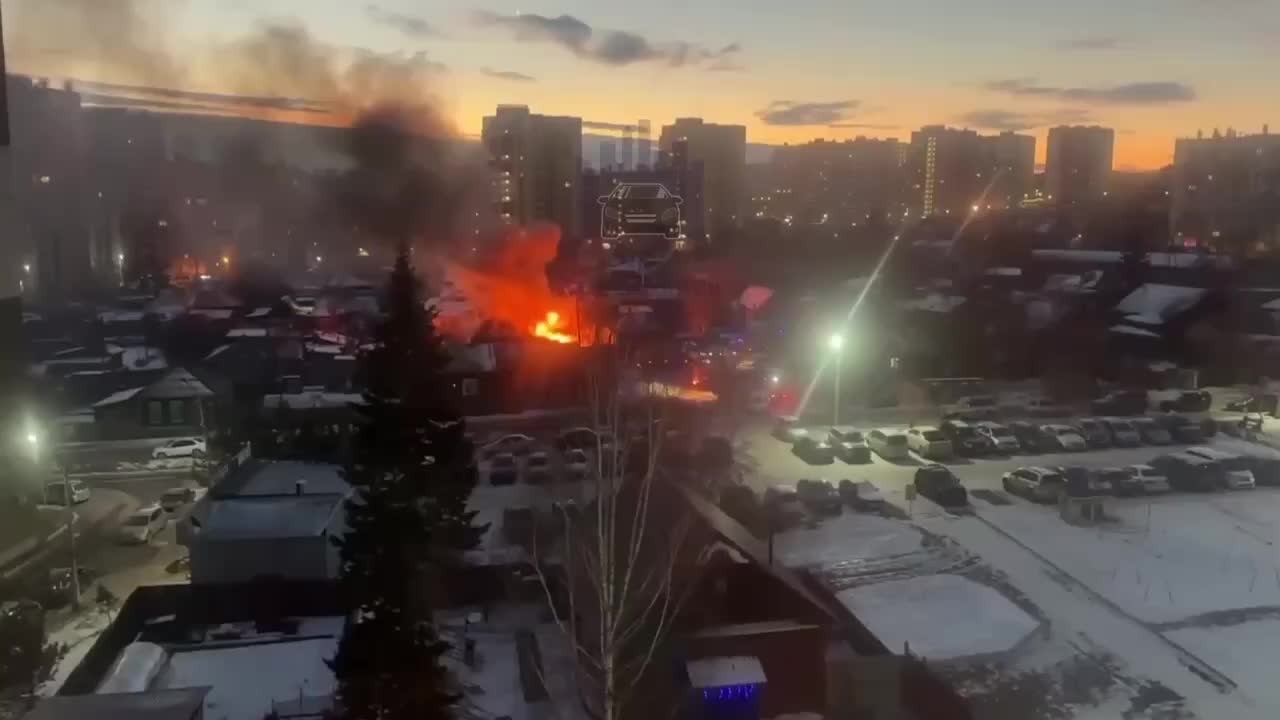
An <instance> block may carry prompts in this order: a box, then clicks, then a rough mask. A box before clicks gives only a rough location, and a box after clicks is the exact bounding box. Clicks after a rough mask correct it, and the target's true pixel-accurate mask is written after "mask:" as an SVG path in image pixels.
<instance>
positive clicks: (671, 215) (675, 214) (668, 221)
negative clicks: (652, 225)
mask: <svg viewBox="0 0 1280 720" xmlns="http://www.w3.org/2000/svg"><path fill="white" fill-rule="evenodd" d="M677 222H680V211H679V210H677V209H675V208H667V209H666V210H663V211H662V223H663V224H664V225H675V224H676V223H677Z"/></svg>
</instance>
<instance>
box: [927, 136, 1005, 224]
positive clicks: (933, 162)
mask: <svg viewBox="0 0 1280 720" xmlns="http://www.w3.org/2000/svg"><path fill="white" fill-rule="evenodd" d="M910 165H911V176H912V182H911V191H912V195H913V205H914V208H913V210H914V212H913V213H912V214H913V215H914V214H918V215H920V216H922V217H928V216H930V215H961V214H964V213H968V212H971V211H972V210H971V209H972V206H973V205H974V203H976V202H978V198H979V197H981V195H982V191H983V189H984V188H985V187H986V185H987V183H988V182H989V180H990V175H991V172H992V171H991V167H990V163H989V162H988V159H987V153H986V147H985V145H984V143H983V138H981V137H980V136H979V135H978V133H976V132H974V131H973V130H957V129H955V128H949V127H944V126H942V125H927V126H925V127H923V128H920V129H919V130H917V131H915V132H913V133H911V159H910Z"/></svg>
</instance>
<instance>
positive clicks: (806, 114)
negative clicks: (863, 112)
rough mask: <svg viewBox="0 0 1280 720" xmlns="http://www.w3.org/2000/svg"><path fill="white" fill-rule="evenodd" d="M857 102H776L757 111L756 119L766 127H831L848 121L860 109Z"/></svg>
mask: <svg viewBox="0 0 1280 720" xmlns="http://www.w3.org/2000/svg"><path fill="white" fill-rule="evenodd" d="M859 104H860V103H859V102H858V101H857V100H835V101H832V102H793V101H791V100H774V101H773V102H771V103H769V105H768V107H766V108H764V109H762V110H757V111H756V117H758V118H760V120H761V121H763V122H764V124H765V125H831V124H833V123H839V122H844V121H847V120H848V117H849V113H850V112H852V111H853V110H854V109H855V108H857V107H858V105H859Z"/></svg>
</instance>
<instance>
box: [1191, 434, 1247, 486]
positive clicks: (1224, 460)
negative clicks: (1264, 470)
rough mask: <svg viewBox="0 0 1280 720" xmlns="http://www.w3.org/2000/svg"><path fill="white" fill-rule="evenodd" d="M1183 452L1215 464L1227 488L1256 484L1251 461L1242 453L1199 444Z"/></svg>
mask: <svg viewBox="0 0 1280 720" xmlns="http://www.w3.org/2000/svg"><path fill="white" fill-rule="evenodd" d="M1183 452H1185V453H1186V454H1188V455H1192V456H1194V457H1198V458H1203V459H1205V460H1207V461H1209V462H1211V463H1214V464H1215V465H1217V466H1218V469H1219V471H1221V478H1222V480H1223V481H1224V482H1225V483H1226V487H1227V489H1228V490H1252V489H1253V488H1255V487H1257V486H1258V482H1257V479H1256V478H1254V476H1253V463H1252V462H1251V461H1250V460H1249V458H1247V457H1245V456H1243V455H1237V454H1235V453H1229V452H1223V451H1221V450H1218V449H1217V448H1211V447H1203V446H1200V445H1197V446H1195V447H1189V448H1187V449H1186V450H1184V451H1183Z"/></svg>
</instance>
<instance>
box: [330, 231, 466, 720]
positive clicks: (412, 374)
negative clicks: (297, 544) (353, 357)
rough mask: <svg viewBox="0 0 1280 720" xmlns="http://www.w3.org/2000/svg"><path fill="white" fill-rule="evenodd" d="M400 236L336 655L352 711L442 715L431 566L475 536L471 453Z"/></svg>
mask: <svg viewBox="0 0 1280 720" xmlns="http://www.w3.org/2000/svg"><path fill="white" fill-rule="evenodd" d="M432 320H433V314H432V313H431V312H430V311H428V310H427V309H426V308H425V307H424V305H423V297H422V288H421V285H420V283H419V281H418V278H417V277H416V275H415V274H414V269H413V265H412V263H411V262H410V259H409V252H408V250H407V249H406V248H404V247H402V248H401V250H400V253H399V256H398V257H397V258H396V264H395V268H394V269H393V270H392V272H391V278H390V282H389V284H388V288H387V314H386V318H385V320H384V321H383V323H382V324H381V326H380V327H379V330H378V333H377V337H376V343H375V348H374V349H373V350H372V351H371V352H370V353H369V356H368V358H367V360H368V364H367V370H368V380H367V385H368V389H367V391H366V392H365V395H364V402H363V403H362V404H361V405H360V406H359V407H358V410H359V412H360V414H361V415H362V422H361V427H360V429H359V432H358V433H357V436H356V442H355V447H354V448H353V455H352V464H351V467H350V468H349V470H348V480H349V481H350V482H351V484H352V486H353V487H354V490H355V492H354V493H353V497H352V499H351V500H350V501H348V503H347V526H348V527H347V531H346V532H345V533H344V534H343V536H342V537H340V538H337V539H336V540H335V542H336V543H337V545H338V547H339V555H340V558H341V570H340V576H339V586H340V591H341V593H342V595H343V598H344V600H345V602H346V604H347V607H348V609H349V610H350V611H351V613H352V615H351V622H350V623H349V625H348V628H347V632H346V633H345V635H344V637H343V639H342V641H341V643H339V646H338V654H337V656H336V657H335V658H334V659H333V661H332V662H331V666H332V667H333V669H334V673H335V675H336V676H337V678H338V682H339V690H338V697H339V702H340V705H341V707H342V708H343V710H344V712H345V714H346V716H347V717H350V718H360V719H361V720H366V719H370V720H372V719H377V720H392V719H397V718H444V717H448V716H450V714H451V707H452V704H453V703H454V702H456V700H457V699H458V697H457V696H456V695H455V694H454V693H453V692H452V689H451V685H450V681H449V676H448V673H447V671H446V670H445V669H444V668H443V667H442V666H441V663H440V660H441V657H442V655H443V654H444V652H445V651H446V650H447V649H448V644H447V643H444V642H441V641H440V639H439V637H438V635H437V634H436V632H435V629H434V627H433V625H432V623H431V608H432V606H433V602H432V601H433V594H432V592H431V588H430V585H431V577H430V575H429V574H428V570H429V569H430V568H431V567H432V566H437V565H439V564H440V563H441V562H444V561H449V560H452V559H453V558H455V557H456V556H457V555H458V554H459V553H460V552H462V551H465V550H468V549H470V548H472V547H474V546H475V545H476V544H477V542H478V540H479V536H480V534H481V532H483V528H476V527H473V525H472V521H473V520H474V517H475V513H473V512H468V511H467V510H466V502H467V498H468V497H469V496H470V494H471V490H472V488H473V487H474V486H475V477H476V475H475V467H474V461H473V452H472V448H471V446H470V443H469V442H468V441H467V438H466V433H465V426H464V423H463V420H462V417H461V415H460V414H459V413H458V411H457V409H456V408H455V407H454V406H453V404H452V402H451V401H450V397H451V396H450V394H449V393H448V392H447V390H448V388H447V386H446V384H445V380H444V378H443V372H444V370H445V367H446V366H447V364H448V355H447V353H446V352H445V350H444V347H443V345H442V343H441V340H440V338H439V336H438V335H436V333H435V331H434V328H433V326H432Z"/></svg>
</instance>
